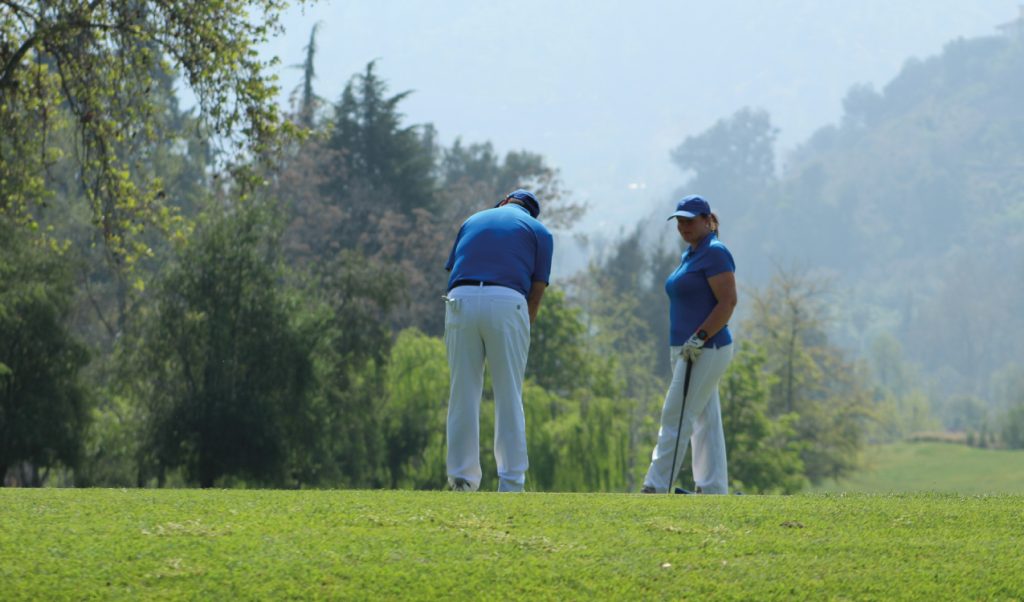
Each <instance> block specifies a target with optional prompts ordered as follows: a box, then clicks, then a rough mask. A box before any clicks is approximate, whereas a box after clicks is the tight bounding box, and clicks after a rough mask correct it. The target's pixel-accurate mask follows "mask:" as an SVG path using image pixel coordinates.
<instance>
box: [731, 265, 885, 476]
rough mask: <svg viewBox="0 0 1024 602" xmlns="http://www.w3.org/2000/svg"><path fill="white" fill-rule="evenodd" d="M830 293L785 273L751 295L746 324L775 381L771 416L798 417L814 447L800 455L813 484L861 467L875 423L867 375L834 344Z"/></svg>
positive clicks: (803, 436) (799, 430)
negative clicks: (868, 432)
mask: <svg viewBox="0 0 1024 602" xmlns="http://www.w3.org/2000/svg"><path fill="white" fill-rule="evenodd" d="M826 291H827V285H826V284H825V283H824V282H823V281H821V280H815V279H813V278H811V277H808V276H804V275H802V274H800V273H799V272H797V271H795V270H782V269H780V270H779V271H778V272H777V273H776V274H775V276H774V277H773V279H772V282H771V283H770V284H769V285H768V286H766V287H765V288H764V289H762V290H760V291H753V292H751V293H750V294H749V298H750V302H751V305H752V311H751V314H750V317H749V319H748V320H746V321H745V322H744V324H743V325H742V330H743V331H744V332H745V333H746V334H747V336H748V337H749V338H750V340H752V341H753V342H754V343H756V344H757V345H758V346H759V347H760V348H761V349H763V350H764V353H765V358H766V359H765V363H764V366H765V369H766V370H767V371H768V372H769V373H771V374H774V375H775V377H776V378H775V379H773V380H774V382H773V386H772V387H771V389H770V392H771V395H770V398H769V405H768V410H769V416H771V417H774V418H777V417H781V416H783V415H786V414H796V415H798V416H799V418H798V420H797V421H796V422H795V425H794V426H795V429H796V436H797V437H798V439H799V440H801V441H803V442H806V443H807V445H806V446H805V447H803V448H802V452H801V458H802V460H803V463H804V467H805V469H806V474H807V477H808V478H809V479H810V480H811V482H814V483H817V482H819V481H820V480H822V479H824V478H826V477H832V478H838V477H840V476H843V475H844V474H847V473H848V472H849V471H850V470H852V469H853V468H855V467H856V465H857V462H858V454H859V451H860V449H861V447H862V445H863V443H864V438H865V432H866V429H867V424H868V422H869V421H870V420H873V419H874V416H873V412H872V409H873V408H872V405H873V404H872V401H871V395H870V390H869V389H868V387H867V386H865V384H864V383H865V381H866V380H867V379H866V378H865V372H864V371H863V370H860V369H858V367H857V366H855V365H854V364H852V363H851V362H849V361H848V360H847V359H846V357H845V354H844V353H843V352H842V351H841V350H840V349H839V348H837V347H835V346H834V345H832V344H830V343H829V341H828V335H827V333H826V330H825V324H826V320H827V315H826V314H825V306H824V304H823V296H824V294H825V292H826Z"/></svg>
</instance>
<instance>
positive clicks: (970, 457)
mask: <svg viewBox="0 0 1024 602" xmlns="http://www.w3.org/2000/svg"><path fill="white" fill-rule="evenodd" d="M865 456H866V462H865V466H864V468H862V469H861V470H859V471H858V472H857V473H855V474H854V475H852V476H851V477H850V478H848V479H843V480H841V481H840V482H838V483H836V482H829V483H826V484H824V485H822V486H821V487H818V488H816V489H815V490H816V491H818V492H833V493H835V492H855V493H914V492H929V491H930V492H939V493H957V494H962V495H976V494H999V493H1018V494H1019V493H1024V451H1021V450H991V449H978V448H974V447H967V446H965V445H956V444H951V443H899V444H895V445H883V446H877V447H871V448H869V449H868V450H867V451H866V452H865Z"/></svg>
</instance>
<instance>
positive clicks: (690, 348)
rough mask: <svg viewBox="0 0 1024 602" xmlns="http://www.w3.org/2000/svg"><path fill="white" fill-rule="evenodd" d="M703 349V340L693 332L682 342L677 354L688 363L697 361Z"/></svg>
mask: <svg viewBox="0 0 1024 602" xmlns="http://www.w3.org/2000/svg"><path fill="white" fill-rule="evenodd" d="M703 351H704V341H702V340H700V338H698V337H697V333H694V334H693V335H692V336H691V337H690V338H689V339H687V340H686V342H685V343H683V348H682V350H680V351H679V355H680V356H682V358H683V359H684V360H686V361H688V362H690V363H693V362H695V361H697V358H698V357H700V354H701V353H702V352H703Z"/></svg>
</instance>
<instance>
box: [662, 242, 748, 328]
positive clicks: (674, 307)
mask: <svg viewBox="0 0 1024 602" xmlns="http://www.w3.org/2000/svg"><path fill="white" fill-rule="evenodd" d="M735 271H736V262H734V261H733V259H732V253H730V252H729V249H727V248H726V246H725V245H724V244H722V241H720V240H718V236H717V235H715V234H709V235H707V236H706V237H705V238H704V240H702V241H700V244H699V245H697V248H696V249H694V248H688V249H687V250H686V252H685V253H683V260H682V262H681V263H680V264H679V267H677V268H676V271H674V272H672V275H671V276H669V277H668V279H667V280H666V281H665V292H666V293H668V300H669V322H670V325H671V329H670V331H669V344H671V345H682V344H683V343H685V342H686V340H687V339H689V338H690V337H691V336H693V333H695V332H697V329H698V328H700V325H701V323H702V322H703V321H704V319H705V318H707V317H708V314H710V313H711V310H712V309H714V307H715V305H716V304H717V303H718V300H717V299H715V294H714V292H712V290H711V285H710V284H708V278H710V277H712V276H716V275H718V274H721V273H723V272H735ZM731 342H732V333H730V332H729V326H728V325H727V326H725V327H724V328H722V330H720V331H718V332H717V333H715V336H713V337H711V338H709V339H708V340H707V341H706V342H705V343H704V344H705V345H706V346H713V347H722V346H724V345H728V344H729V343H731Z"/></svg>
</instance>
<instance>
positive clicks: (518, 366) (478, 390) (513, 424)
mask: <svg viewBox="0 0 1024 602" xmlns="http://www.w3.org/2000/svg"><path fill="white" fill-rule="evenodd" d="M444 342H445V346H446V347H447V349H448V368H449V370H450V372H451V380H450V390H449V396H448V480H449V483H451V482H452V481H453V480H454V479H456V478H461V479H465V480H466V481H468V482H469V483H470V485H471V486H472V489H473V491H476V490H477V489H478V488H479V487H480V478H481V470H480V397H481V395H483V390H484V358H486V359H487V364H488V366H489V367H490V370H491V381H492V383H493V386H494V459H495V460H496V461H497V465H498V491H522V490H523V483H524V482H525V480H526V469H527V468H528V467H529V461H528V460H527V457H526V417H525V416H524V414H523V374H524V373H525V372H526V357H527V354H528V353H529V351H530V314H529V310H528V309H527V306H526V298H525V297H523V295H522V294H520V293H519V292H518V291H514V290H512V289H510V288H505V287H503V286H460V287H458V288H454V289H452V290H451V291H450V292H449V293H448V296H447V300H446V301H445V319H444Z"/></svg>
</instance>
